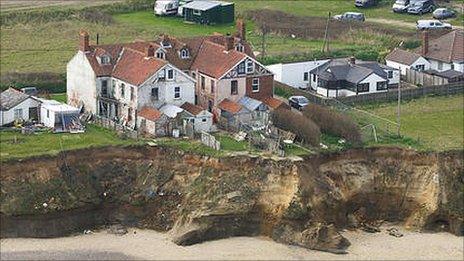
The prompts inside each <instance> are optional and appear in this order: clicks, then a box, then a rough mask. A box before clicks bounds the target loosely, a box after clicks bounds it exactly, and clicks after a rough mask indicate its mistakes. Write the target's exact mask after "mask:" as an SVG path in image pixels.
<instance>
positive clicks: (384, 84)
mask: <svg viewBox="0 0 464 261" xmlns="http://www.w3.org/2000/svg"><path fill="white" fill-rule="evenodd" d="M386 89H387V82H377V91H382V90H386Z"/></svg>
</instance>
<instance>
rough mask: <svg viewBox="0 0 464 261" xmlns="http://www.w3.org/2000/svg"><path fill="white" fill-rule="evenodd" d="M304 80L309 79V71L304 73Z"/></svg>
mask: <svg viewBox="0 0 464 261" xmlns="http://www.w3.org/2000/svg"><path fill="white" fill-rule="evenodd" d="M303 81H305V82H307V81H308V72H304V73H303Z"/></svg>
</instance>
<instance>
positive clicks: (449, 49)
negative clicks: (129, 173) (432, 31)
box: [416, 29, 464, 73]
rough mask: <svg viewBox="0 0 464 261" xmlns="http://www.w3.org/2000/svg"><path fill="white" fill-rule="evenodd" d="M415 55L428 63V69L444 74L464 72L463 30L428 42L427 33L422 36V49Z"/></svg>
mask: <svg viewBox="0 0 464 261" xmlns="http://www.w3.org/2000/svg"><path fill="white" fill-rule="evenodd" d="M416 52H417V53H421V55H422V56H423V57H424V58H426V59H427V60H428V61H429V62H430V69H432V70H435V71H438V72H444V71H447V70H454V71H457V72H461V73H463V72H464V30H461V29H458V30H454V31H451V32H449V33H447V34H445V35H442V36H440V37H438V38H436V39H433V40H429V33H428V32H424V33H423V35H422V47H421V48H419V49H417V50H416Z"/></svg>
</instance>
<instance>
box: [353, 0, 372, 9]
mask: <svg viewBox="0 0 464 261" xmlns="http://www.w3.org/2000/svg"><path fill="white" fill-rule="evenodd" d="M376 3H377V0H355V1H354V6H356V7H371V6H374V5H375V4H376Z"/></svg>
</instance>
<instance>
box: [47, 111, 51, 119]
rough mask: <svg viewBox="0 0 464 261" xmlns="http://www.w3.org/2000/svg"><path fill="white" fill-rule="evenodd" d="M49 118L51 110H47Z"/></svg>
mask: <svg viewBox="0 0 464 261" xmlns="http://www.w3.org/2000/svg"><path fill="white" fill-rule="evenodd" d="M47 118H50V110H47Z"/></svg>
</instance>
